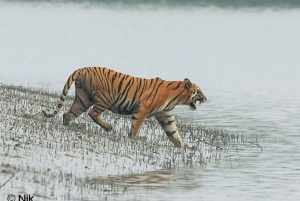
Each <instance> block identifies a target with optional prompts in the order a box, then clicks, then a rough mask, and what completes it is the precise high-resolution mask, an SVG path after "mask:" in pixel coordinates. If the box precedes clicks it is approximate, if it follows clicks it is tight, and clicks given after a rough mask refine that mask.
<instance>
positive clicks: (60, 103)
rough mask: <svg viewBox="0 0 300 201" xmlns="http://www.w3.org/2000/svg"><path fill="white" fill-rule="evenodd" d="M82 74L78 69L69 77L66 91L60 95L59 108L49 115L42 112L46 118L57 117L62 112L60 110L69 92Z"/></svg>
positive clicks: (65, 87)
mask: <svg viewBox="0 0 300 201" xmlns="http://www.w3.org/2000/svg"><path fill="white" fill-rule="evenodd" d="M80 72H81V69H78V70H76V71H74V72H73V73H72V74H71V75H70V76H69V78H68V80H67V82H66V84H65V86H64V89H63V91H62V93H61V95H60V98H59V100H58V101H57V106H56V109H55V110H54V112H53V113H47V112H46V111H45V110H42V113H43V115H44V116H45V117H54V116H55V115H57V113H58V112H59V111H60V108H61V107H62V105H63V103H64V101H65V98H66V96H67V94H68V92H69V89H70V87H71V86H72V84H73V82H74V80H75V79H76V78H77V77H78V76H79V75H80Z"/></svg>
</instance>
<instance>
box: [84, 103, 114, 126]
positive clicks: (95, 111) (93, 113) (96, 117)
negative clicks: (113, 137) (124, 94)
mask: <svg viewBox="0 0 300 201" xmlns="http://www.w3.org/2000/svg"><path fill="white" fill-rule="evenodd" d="M105 110H106V108H104V107H103V106H101V105H97V104H96V105H94V107H93V108H92V109H91V110H90V111H89V116H90V117H91V118H92V119H93V121H94V122H95V123H96V124H98V125H99V126H101V127H102V128H103V129H104V130H105V131H106V132H109V131H111V130H112V126H111V125H109V124H108V123H106V122H105V121H104V120H103V119H101V118H100V114H101V113H102V112H104V111H105Z"/></svg>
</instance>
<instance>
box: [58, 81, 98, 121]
mask: <svg viewBox="0 0 300 201" xmlns="http://www.w3.org/2000/svg"><path fill="white" fill-rule="evenodd" d="M75 84H76V85H75V89H76V94H75V100H74V102H73V104H72V106H71V108H70V110H69V111H67V112H66V113H64V115H63V125H69V124H70V122H72V121H74V120H75V118H76V117H78V116H80V115H81V114H82V113H84V112H86V111H87V110H88V109H89V108H90V107H91V106H92V105H93V104H94V102H93V101H92V100H90V99H89V95H88V93H87V92H86V91H85V90H84V89H83V88H82V87H81V86H80V85H79V84H77V83H76V82H75Z"/></svg>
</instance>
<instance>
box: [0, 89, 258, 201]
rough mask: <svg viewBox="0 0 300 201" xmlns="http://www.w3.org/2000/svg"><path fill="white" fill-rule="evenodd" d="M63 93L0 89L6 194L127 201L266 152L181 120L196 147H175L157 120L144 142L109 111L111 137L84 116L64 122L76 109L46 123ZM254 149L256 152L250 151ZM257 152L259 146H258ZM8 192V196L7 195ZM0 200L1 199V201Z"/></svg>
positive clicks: (146, 127)
mask: <svg viewBox="0 0 300 201" xmlns="http://www.w3.org/2000/svg"><path fill="white" fill-rule="evenodd" d="M58 97H59V95H57V94H54V93H48V92H45V91H42V90H34V89H30V88H24V87H20V86H19V87H16V86H5V85H0V161H1V163H0V181H1V182H0V189H1V195H0V197H1V196H2V197H1V198H3V199H6V197H7V196H8V195H9V194H15V195H17V194H31V195H35V196H36V197H40V198H41V199H43V200H47V199H52V200H83V199H85V200H88V199H95V198H96V199H100V200H101V199H107V198H114V199H118V198H120V199H123V198H124V197H123V196H124V195H125V194H126V198H130V196H131V197H132V196H133V197H134V196H135V193H133V191H130V189H132V188H137V187H141V186H142V187H146V188H149V187H150V188H151V189H155V188H166V187H167V185H166V184H168V182H169V179H170V177H169V175H171V174H173V173H174V171H175V169H176V168H178V167H186V166H189V165H195V164H198V165H199V166H205V165H207V164H208V163H210V162H214V161H222V160H228V159H230V160H233V159H237V158H239V157H240V154H239V153H241V151H243V152H246V151H249V150H251V153H259V152H261V151H262V149H261V147H260V146H259V142H260V141H259V140H260V139H259V138H257V136H251V137H249V136H244V135H241V134H238V133H232V132H227V131H222V130H218V129H212V128H207V127H205V126H201V125H193V124H187V123H186V122H183V121H182V120H181V119H180V118H178V119H177V123H178V127H179V132H180V134H181V136H182V138H183V140H184V141H185V142H186V143H187V144H188V145H189V146H190V147H192V148H191V149H187V150H184V149H179V148H175V147H173V145H172V144H171V143H170V142H169V141H168V139H167V137H166V135H165V134H164V132H163V130H162V129H161V128H160V126H159V125H158V124H157V122H156V120H155V119H147V120H146V121H145V122H144V124H143V126H142V128H141V130H140V133H139V136H140V139H139V140H131V139H129V138H128V137H127V134H128V132H129V129H130V127H131V122H130V120H131V118H130V117H128V116H120V115H117V114H113V113H111V112H105V113H104V114H103V115H102V118H103V119H104V120H105V121H106V122H108V123H109V124H111V125H113V127H114V129H113V131H112V132H110V133H106V132H105V131H104V130H102V129H101V128H100V127H99V126H98V125H96V124H95V123H94V122H92V120H91V119H90V118H89V117H88V115H87V114H86V113H85V114H83V115H81V116H80V117H79V118H77V119H76V121H75V124H74V125H72V126H70V127H65V126H63V125H62V124H61V122H62V114H63V111H65V110H66V109H67V108H70V106H71V104H72V99H73V98H72V97H68V98H67V99H68V100H66V101H65V103H64V106H63V107H62V112H60V113H59V114H58V115H56V116H55V117H54V118H45V117H44V116H43V115H42V113H41V110H42V109H45V108H48V109H49V110H50V109H51V110H52V108H54V106H55V105H56V102H57V99H58ZM249 148H250V149H249ZM252 148H254V149H252ZM3 192H4V193H3ZM3 199H1V200H3Z"/></svg>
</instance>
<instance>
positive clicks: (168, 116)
mask: <svg viewBox="0 0 300 201" xmlns="http://www.w3.org/2000/svg"><path fill="white" fill-rule="evenodd" d="M155 118H156V119H157V121H158V122H159V123H160V125H161V126H162V127H163V129H164V131H165V133H166V134H167V136H168V138H169V140H170V141H171V142H172V143H173V144H174V146H176V147H181V148H185V147H186V145H185V144H184V142H183V141H182V139H181V137H180V135H179V132H178V128H177V126H176V123H175V118H174V112H173V111H167V112H164V113H162V114H160V115H159V116H155Z"/></svg>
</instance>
